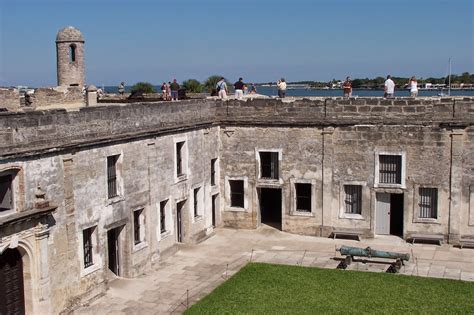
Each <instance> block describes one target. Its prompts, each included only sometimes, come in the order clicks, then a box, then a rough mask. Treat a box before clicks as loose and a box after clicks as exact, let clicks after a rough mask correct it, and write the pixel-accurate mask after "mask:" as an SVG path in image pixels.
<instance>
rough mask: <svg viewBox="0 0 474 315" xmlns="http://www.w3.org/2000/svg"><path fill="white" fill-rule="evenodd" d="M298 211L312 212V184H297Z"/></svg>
mask: <svg viewBox="0 0 474 315" xmlns="http://www.w3.org/2000/svg"><path fill="white" fill-rule="evenodd" d="M295 189H296V211H302V212H311V184H299V183H298V184H295Z"/></svg>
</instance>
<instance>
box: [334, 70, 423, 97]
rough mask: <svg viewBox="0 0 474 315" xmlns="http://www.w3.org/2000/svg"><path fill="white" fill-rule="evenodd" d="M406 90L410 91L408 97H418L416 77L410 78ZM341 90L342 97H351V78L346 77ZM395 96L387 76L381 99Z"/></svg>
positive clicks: (390, 77)
mask: <svg viewBox="0 0 474 315" xmlns="http://www.w3.org/2000/svg"><path fill="white" fill-rule="evenodd" d="M408 88H409V89H410V96H411V97H417V96H418V82H417V81H416V77H415V76H412V77H411V78H410V81H408ZM342 90H343V92H344V97H351V96H352V81H351V77H347V78H346V80H345V81H344V83H343V84H342ZM394 94H395V82H394V81H393V80H392V76H391V75H388V76H387V79H386V80H385V82H384V94H383V97H385V98H392V97H393V96H394Z"/></svg>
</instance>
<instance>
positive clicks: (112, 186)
mask: <svg viewBox="0 0 474 315" xmlns="http://www.w3.org/2000/svg"><path fill="white" fill-rule="evenodd" d="M118 159H119V155H112V156H108V157H107V192H108V197H109V199H111V198H113V197H116V196H117V195H118V189H117V161H118Z"/></svg>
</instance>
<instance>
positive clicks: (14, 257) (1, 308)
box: [0, 249, 25, 314]
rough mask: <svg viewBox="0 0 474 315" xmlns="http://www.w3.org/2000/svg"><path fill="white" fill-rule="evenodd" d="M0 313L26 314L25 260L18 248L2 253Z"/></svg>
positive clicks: (0, 258) (0, 261)
mask: <svg viewBox="0 0 474 315" xmlns="http://www.w3.org/2000/svg"><path fill="white" fill-rule="evenodd" d="M0 299H1V301H2V302H1V303H0V314H25V296H24V288H23V261H22V259H21V255H20V252H18V250H17V249H6V250H5V251H4V252H3V254H2V255H0Z"/></svg>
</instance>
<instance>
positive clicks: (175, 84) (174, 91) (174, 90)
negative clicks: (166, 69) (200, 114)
mask: <svg viewBox="0 0 474 315" xmlns="http://www.w3.org/2000/svg"><path fill="white" fill-rule="evenodd" d="M170 88H171V100H172V101H177V100H178V90H179V84H178V82H176V79H174V80H173V83H171V85H170Z"/></svg>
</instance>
